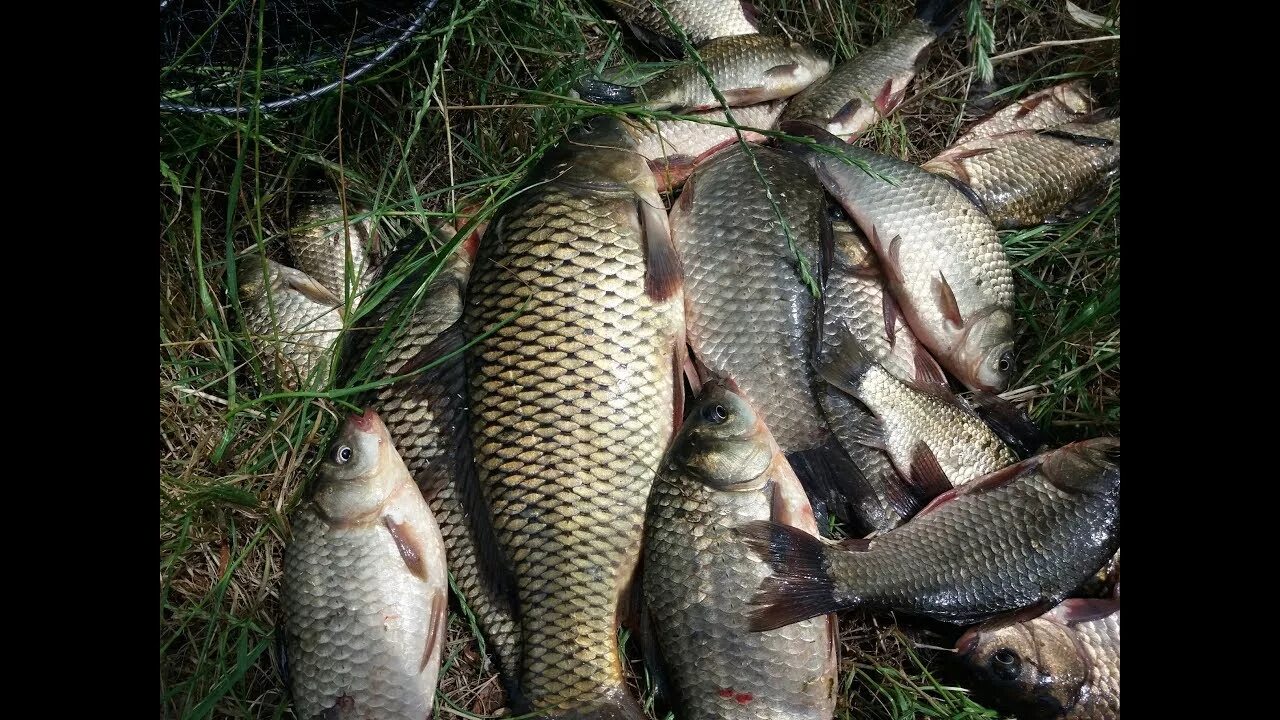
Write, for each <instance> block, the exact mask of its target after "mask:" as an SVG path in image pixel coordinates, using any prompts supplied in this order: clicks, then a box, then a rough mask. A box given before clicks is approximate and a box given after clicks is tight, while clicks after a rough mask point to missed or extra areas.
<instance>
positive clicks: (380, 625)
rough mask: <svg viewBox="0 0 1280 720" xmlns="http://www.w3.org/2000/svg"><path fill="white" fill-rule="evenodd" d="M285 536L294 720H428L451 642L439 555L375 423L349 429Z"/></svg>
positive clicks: (432, 524)
mask: <svg viewBox="0 0 1280 720" xmlns="http://www.w3.org/2000/svg"><path fill="white" fill-rule="evenodd" d="M290 527H291V530H292V537H291V539H290V540H289V544H288V545H287V546H286V548H285V553H284V579H283V585H282V587H281V593H280V597H281V604H282V605H283V607H284V613H285V620H284V631H285V632H284V640H285V648H286V652H287V665H288V675H289V682H290V686H291V691H292V695H293V706H294V713H295V714H296V715H297V716H298V717H300V718H352V719H355V718H368V717H378V718H387V719H388V720H399V719H403V720H421V719H422V718H425V717H430V716H431V709H432V704H433V703H434V700H435V689H436V679H437V676H438V675H439V671H440V655H441V651H442V650H443V648H444V641H445V636H446V635H447V634H448V626H447V624H446V620H447V617H446V616H447V613H448V606H449V596H448V592H449V575H448V570H447V568H446V566H445V558H444V545H443V542H442V540H441V538H440V528H439V527H438V526H437V525H436V521H435V518H434V517H432V515H431V510H430V508H428V507H427V503H426V501H425V500H423V498H422V493H420V492H419V491H418V487H417V485H416V484H414V482H413V477H412V476H411V475H410V474H409V470H408V469H407V468H406V467H405V465H404V462H403V461H402V460H401V459H400V456H399V455H398V454H397V453H396V450H395V447H394V445H393V444H392V439H391V436H390V435H389V434H388V433H387V428H386V426H385V425H383V424H382V421H381V420H380V419H379V418H378V414H377V413H375V412H373V411H371V410H366V411H365V412H364V414H362V415H351V416H349V417H348V418H347V419H346V420H345V422H344V423H343V425H342V427H341V429H340V430H339V432H338V435H337V437H336V438H335V439H334V441H333V443H332V445H331V446H330V448H329V449H328V451H327V454H326V456H325V459H324V461H323V462H322V463H321V466H320V472H319V476H318V477H317V479H316V482H315V484H314V486H313V493H312V496H311V497H310V498H309V499H307V500H306V501H305V502H304V503H303V504H302V505H300V506H299V507H298V509H297V510H295V511H294V513H293V514H292V516H291V518H290Z"/></svg>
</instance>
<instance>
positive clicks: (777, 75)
mask: <svg viewBox="0 0 1280 720" xmlns="http://www.w3.org/2000/svg"><path fill="white" fill-rule="evenodd" d="M799 69H800V63H787V64H785V65H774V66H773V67H771V68H769V69H768V70H765V71H764V76H765V77H767V78H770V79H787V78H791V77H795V74H796V71H797V70H799Z"/></svg>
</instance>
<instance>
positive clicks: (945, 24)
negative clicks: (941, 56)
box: [915, 0, 969, 35]
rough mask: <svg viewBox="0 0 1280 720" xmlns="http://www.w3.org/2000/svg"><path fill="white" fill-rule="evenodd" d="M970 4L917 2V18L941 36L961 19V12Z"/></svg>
mask: <svg viewBox="0 0 1280 720" xmlns="http://www.w3.org/2000/svg"><path fill="white" fill-rule="evenodd" d="M968 4H969V3H968V2H967V1H966V0H917V1H916V14H915V17H916V19H917V20H919V21H921V22H923V23H924V24H925V25H928V26H929V29H930V30H932V31H933V32H934V33H936V34H938V35H941V34H942V33H944V32H946V31H947V30H948V29H949V28H950V27H951V25H952V24H953V23H954V22H955V21H956V18H958V17H960V11H961V10H963V9H964V8H965V7H966V6H968Z"/></svg>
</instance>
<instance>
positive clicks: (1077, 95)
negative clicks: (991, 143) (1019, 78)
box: [956, 80, 1093, 144]
mask: <svg viewBox="0 0 1280 720" xmlns="http://www.w3.org/2000/svg"><path fill="white" fill-rule="evenodd" d="M1092 109H1093V96H1092V95H1091V94H1090V93H1089V86H1088V85H1087V84H1086V83H1085V82H1084V81H1083V80H1070V81H1068V82H1064V83H1060V84H1058V85H1054V86H1052V87H1048V88H1045V89H1044V90H1041V91H1039V92H1034V93H1032V94H1030V95H1028V96H1026V97H1024V98H1022V99H1021V100H1018V101H1016V102H1012V103H1009V104H1008V105H1006V106H1004V107H1002V108H1000V109H999V110H996V111H995V112H993V113H991V114H990V115H988V116H986V117H984V118H981V119H980V120H978V121H977V122H975V123H974V124H973V125H972V126H971V127H970V128H969V129H968V130H966V131H965V132H964V134H963V135H961V136H960V137H959V138H958V139H957V140H956V144H960V143H965V142H968V141H970V140H977V139H979V138H987V137H992V136H994V135H1003V134H1005V133H1010V132H1017V131H1019V130H1043V129H1044V128H1049V127H1053V126H1054V125H1062V124H1063V123H1069V122H1072V121H1073V120H1079V119H1081V118H1083V117H1084V116H1085V115H1087V114H1088V113H1089V112H1090V111H1091V110H1092Z"/></svg>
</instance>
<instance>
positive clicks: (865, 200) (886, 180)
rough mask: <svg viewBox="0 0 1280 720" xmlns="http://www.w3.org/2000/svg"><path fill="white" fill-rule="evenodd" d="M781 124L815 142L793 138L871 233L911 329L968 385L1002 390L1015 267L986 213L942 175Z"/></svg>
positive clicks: (1009, 366)
mask: <svg viewBox="0 0 1280 720" xmlns="http://www.w3.org/2000/svg"><path fill="white" fill-rule="evenodd" d="M781 126H782V129H783V130H784V131H786V132H788V133H792V134H798V135H808V136H810V137H814V138H816V139H817V144H818V145H820V146H822V149H821V150H820V149H818V148H817V147H814V146H813V145H810V144H806V145H803V146H796V145H791V147H793V148H794V149H795V150H796V151H797V152H798V153H799V154H800V156H801V157H803V158H804V159H805V160H806V161H807V162H808V163H810V165H812V166H813V168H814V169H815V170H816V172H817V175H818V179H819V180H820V181H821V182H822V184H823V186H824V187H825V188H826V189H827V191H828V192H830V193H831V194H832V196H834V197H835V198H836V199H837V200H838V201H839V202H840V204H841V206H842V207H843V208H844V210H845V211H846V212H847V213H848V214H849V216H850V217H851V218H852V219H853V221H854V222H855V223H856V224H857V226H858V228H859V229H860V230H862V232H863V233H864V234H865V235H866V237H867V239H868V240H869V241H870V243H871V247H872V248H873V249H874V250H875V252H876V255H877V256H878V257H879V258H880V261H881V265H882V267H883V268H884V270H885V275H886V277H887V279H888V286H889V290H890V292H891V293H892V294H893V296H894V298H896V300H897V302H898V304H899V305H900V306H901V308H902V313H903V316H904V318H905V319H906V321H907V324H908V325H910V326H911V330H912V332H913V333H914V334H915V336H916V338H917V339H918V340H919V341H920V342H921V343H922V344H923V345H924V346H925V347H926V348H928V349H929V351H930V353H931V354H932V355H933V357H934V358H935V359H936V360H937V361H938V362H939V363H940V364H941V365H942V367H943V368H945V369H946V370H948V371H950V372H951V373H952V374H954V375H955V376H956V377H957V378H958V379H959V380H960V381H961V382H962V383H964V384H965V385H966V386H967V387H969V388H970V389H974V390H983V391H986V392H990V393H998V392H1001V391H1003V390H1004V389H1005V388H1006V387H1007V386H1008V383H1009V379H1010V376H1011V374H1012V372H1013V370H1014V363H1015V355H1014V349H1013V336H1014V319H1013V271H1012V269H1011V268H1010V266H1009V259H1008V257H1006V256H1005V252H1004V248H1003V247H1002V246H1001V244H1000V238H999V236H998V235H997V233H996V229H995V227H994V226H993V225H992V224H991V221H990V220H989V219H988V218H987V216H986V215H985V214H983V212H982V211H981V210H979V209H978V208H977V207H975V206H974V204H973V202H971V201H970V200H969V199H968V198H967V197H966V196H965V195H964V194H963V193H962V192H961V191H960V190H958V189H956V188H955V187H954V186H952V184H951V183H950V182H949V181H947V180H946V179H945V178H942V177H940V176H938V175H934V174H932V173H929V172H926V171H924V170H921V169H920V168H918V167H916V166H914V165H911V164H910V163H906V162H903V161H902V160H899V159H897V158H893V157H889V156H887V155H882V154H880V153H877V152H873V151H871V150H866V149H863V148H859V147H854V146H852V145H847V144H845V143H844V142H842V141H841V140H840V139H839V138H836V137H835V136H833V135H831V134H830V133H827V132H825V131H823V130H820V129H817V128H814V127H813V126H811V125H807V124H805V123H797V122H794V121H793V122H785V121H784V122H782V123H781ZM853 163H862V164H863V165H865V166H866V167H868V168H870V169H871V170H872V171H873V172H875V173H876V175H875V176H873V175H871V174H869V173H868V172H866V171H865V170H864V169H863V168H862V167H860V166H859V165H857V164H853Z"/></svg>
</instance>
